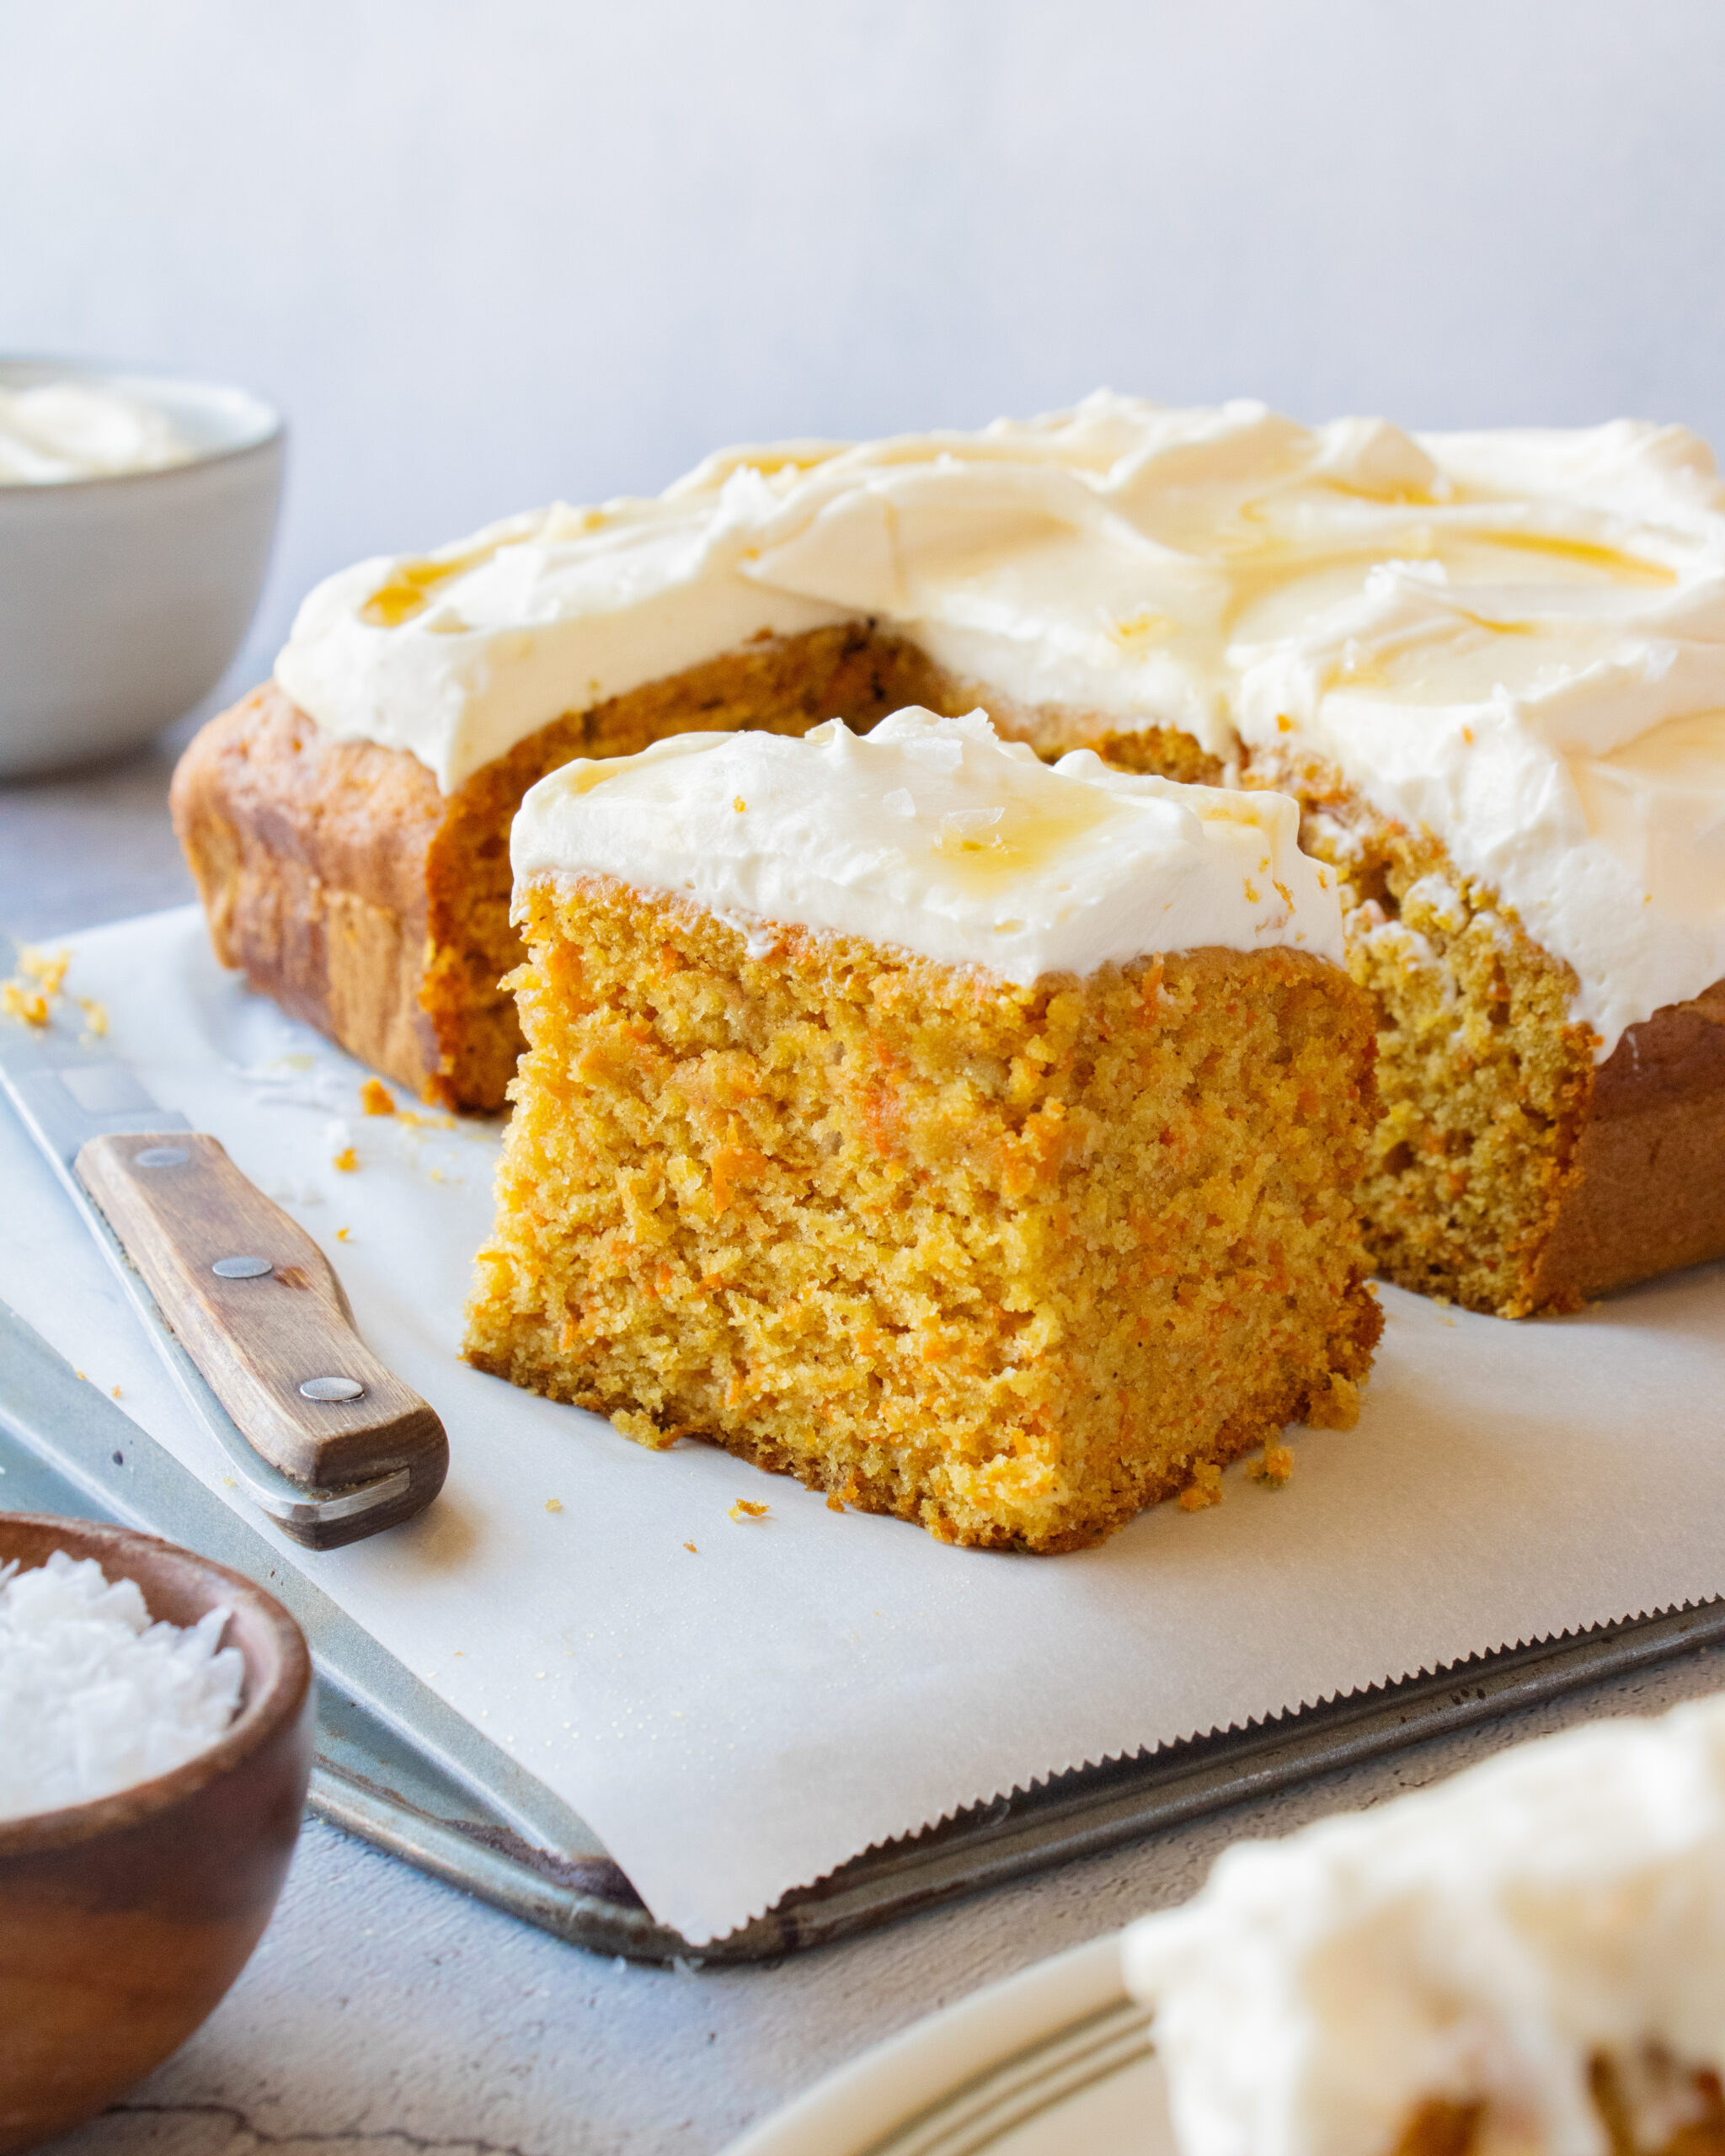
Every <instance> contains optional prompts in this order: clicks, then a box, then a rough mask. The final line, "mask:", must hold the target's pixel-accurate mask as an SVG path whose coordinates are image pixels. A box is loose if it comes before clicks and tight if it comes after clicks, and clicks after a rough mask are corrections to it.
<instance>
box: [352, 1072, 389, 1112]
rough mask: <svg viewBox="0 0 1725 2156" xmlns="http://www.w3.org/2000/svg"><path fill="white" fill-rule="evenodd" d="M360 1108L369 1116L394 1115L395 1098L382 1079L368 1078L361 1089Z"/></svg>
mask: <svg viewBox="0 0 1725 2156" xmlns="http://www.w3.org/2000/svg"><path fill="white" fill-rule="evenodd" d="M360 1107H362V1108H363V1109H364V1110H365V1112H366V1114H367V1115H393V1114H394V1113H395V1096H394V1094H393V1093H392V1092H391V1091H390V1090H389V1088H388V1086H386V1085H385V1084H384V1083H383V1081H382V1079H381V1078H368V1079H366V1082H365V1084H364V1085H363V1086H360Z"/></svg>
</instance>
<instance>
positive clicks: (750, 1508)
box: [684, 1497, 772, 1548]
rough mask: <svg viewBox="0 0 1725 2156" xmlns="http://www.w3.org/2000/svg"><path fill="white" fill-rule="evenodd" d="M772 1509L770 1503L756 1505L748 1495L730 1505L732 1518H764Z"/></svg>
mask: <svg viewBox="0 0 1725 2156" xmlns="http://www.w3.org/2000/svg"><path fill="white" fill-rule="evenodd" d="M771 1511H772V1506H771V1505H757V1504H756V1503H755V1502H753V1501H752V1500H751V1499H750V1498H748V1497H739V1498H738V1500H737V1502H735V1504H734V1505H733V1506H732V1507H731V1518H733V1519H765V1518H766V1515H767V1514H768V1513H770V1512H771ZM687 1546H688V1545H686V1544H685V1545H684V1547H685V1548H687Z"/></svg>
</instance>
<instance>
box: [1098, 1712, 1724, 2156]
mask: <svg viewBox="0 0 1725 2156" xmlns="http://www.w3.org/2000/svg"><path fill="white" fill-rule="evenodd" d="M1124 1967H1125V1975H1126V1981H1127V1983H1128V1986H1129V1988H1130V1989H1131V1990H1132V1992H1133V1993H1135V1995H1136V1996H1137V1997H1138V1998H1139V1999H1141V2000H1143V2001H1144V2002H1145V2003H1146V2004H1148V2005H1149V2006H1151V2008H1152V2009H1153V2015H1154V2018H1153V2020H1152V2022H1151V2040H1152V2041H1153V2042H1154V2044H1155V2046H1156V2055H1157V2057H1158V2058H1159V2060H1160V2061H1161V2063H1162V2068H1163V2071H1164V2073H1165V2074H1166V2077H1167V2089H1168V2095H1169V2100H1170V2107H1171V2110H1172V2121H1173V2127H1174V2136H1175V2140H1176V2143H1177V2144H1178V2149H1179V2152H1180V2156H1725V2100H1722V2096H1721V2077H1722V2076H1725V2012H1722V2006H1725V1700H1721V1699H1719V1698H1713V1699H1709V1700H1700V1701H1697V1702H1696V1703H1695V1704H1694V1705H1689V1706H1684V1707H1680V1708H1678V1709H1676V1710H1674V1712H1672V1713H1670V1714H1669V1715H1666V1716H1663V1717H1662V1718H1661V1719H1659V1720H1658V1721H1605V1722H1597V1723H1594V1724H1592V1725H1590V1726H1587V1727H1584V1728H1581V1729H1576V1730H1571V1731H1569V1732H1566V1733H1565V1734H1564V1735H1562V1736H1561V1737H1548V1738H1546V1739H1544V1740H1542V1741H1541V1742H1538V1743H1534V1744H1523V1745H1518V1746H1516V1747H1514V1748H1513V1749H1512V1750H1510V1751H1509V1752H1507V1753H1504V1754H1503V1755H1502V1756H1501V1757H1500V1758H1495V1759H1492V1760H1489V1761H1487V1763H1486V1764H1484V1765H1482V1766H1478V1767H1475V1768H1472V1769H1470V1770H1469V1771H1468V1772H1467V1773H1466V1774H1459V1775H1457V1776H1456V1777H1455V1779H1454V1780H1451V1781H1448V1782H1445V1783H1442V1784H1440V1785H1439V1786H1438V1787H1437V1788H1435V1789H1431V1790H1419V1791H1418V1792H1417V1793H1415V1794H1413V1795H1411V1796H1402V1797H1398V1798H1397V1799H1396V1801H1394V1802H1393V1803H1390V1804H1385V1805H1381V1806H1378V1807H1377V1808H1376V1809H1375V1810H1373V1811H1370V1812H1349V1813H1343V1814H1342V1815H1341V1816H1339V1817H1336V1818H1332V1819H1325V1820H1321V1821H1319V1822H1317V1823H1316V1825H1314V1826H1311V1827H1307V1828H1303V1829H1302V1830H1301V1831H1300V1833H1296V1834H1292V1835H1290V1836H1289V1837H1288V1838H1287V1839H1286V1840H1285V1841H1280V1842H1242V1843H1241V1844H1237V1845H1236V1847H1235V1848H1233V1849H1229V1850H1227V1851H1226V1853H1225V1854H1223V1855H1222V1856H1221V1857H1220V1858H1219V1859H1218V1860H1217V1862H1216V1865H1215V1868H1214V1870H1212V1871H1211V1873H1210V1878H1209V1880H1208V1881H1206V1883H1205V1885H1204V1887H1203V1888H1202V1889H1201V1891H1200V1892H1199V1893H1198V1894H1197V1895H1195V1896H1194V1898H1193V1899H1192V1900H1191V1901H1190V1902H1188V1903H1187V1904H1186V1905H1185V1906H1184V1907H1183V1908H1176V1909H1169V1910H1167V1911H1164V1912H1162V1913H1160V1914H1158V1915H1156V1916H1151V1917H1146V1918H1144V1919H1142V1920H1141V1921H1140V1922H1139V1923H1138V1924H1134V1925H1133V1926H1131V1927H1130V1929H1129V1930H1128V1931H1127V1932H1126V1934H1125V1935H1124Z"/></svg>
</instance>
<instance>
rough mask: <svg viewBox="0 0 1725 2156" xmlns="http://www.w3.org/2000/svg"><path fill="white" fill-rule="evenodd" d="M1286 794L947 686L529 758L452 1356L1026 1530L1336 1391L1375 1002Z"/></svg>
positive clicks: (1189, 1461) (1271, 1424)
mask: <svg viewBox="0 0 1725 2156" xmlns="http://www.w3.org/2000/svg"><path fill="white" fill-rule="evenodd" d="M1298 820H1299V814H1298V810H1297V809H1296V807H1295V803H1293V802H1292V801H1290V800H1288V799H1286V798H1283V797H1281V796H1279V795H1275V794H1270V793H1267V792H1260V793H1242V792H1227V791H1224V790H1222V789H1220V788H1212V787H1184V786H1180V785H1177V784H1175V783H1173V782H1170V781H1167V780H1164V779H1158V778H1155V777H1149V776H1133V775H1129V774H1126V773H1123V772H1118V771H1112V770H1110V769H1109V768H1108V766H1105V765H1103V763H1102V762H1101V761H1100V760H1099V759H1097V757H1096V756H1095V755H1092V754H1090V753H1088V752H1084V751H1080V752H1076V753H1074V754H1071V755H1066V756H1064V757H1062V758H1061V759H1060V761H1059V762H1058V763H1057V764H1055V765H1054V766H1049V765H1046V764H1044V763H1043V762H1041V761H1039V760H1038V758H1037V757H1036V755H1035V754H1034V753H1033V751H1032V750H1030V749H1028V748H1027V747H1025V746H1023V744H1007V743H1003V742H1001V741H1000V740H998V739H996V735H995V733H994V730H993V728H992V727H991V725H990V723H989V721H988V719H987V718H986V717H985V715H984V714H983V713H982V712H973V713H971V714H969V716H968V717H965V718H958V719H952V718H941V717H937V715H936V714H934V713H933V712H928V711H921V710H907V711H904V712H898V713H896V714H895V715H894V716H893V717H891V718H888V719H887V720H885V721H884V723H881V724H880V725H879V726H878V727H877V728H875V729H874V731H873V733H872V734H868V735H866V736H863V735H858V734H854V733H852V731H851V730H850V729H849V728H847V727H846V726H845V725H844V723H842V722H841V721H837V720H835V721H832V722H830V723H827V724H825V725H824V726H821V727H820V728H816V729H815V730H814V732H812V733H810V734H808V735H806V736H805V737H804V738H803V739H800V740H797V739H784V738H782V737H779V736H777V735H773V734H750V733H743V734H720V735H714V734H685V735H682V736H680V737H678V738H676V739H670V740H665V741H662V742H660V743H658V744H655V745H654V747H652V748H650V749H649V750H646V751H644V753H642V754H641V755H636V756H633V757H628V758H622V759H611V760H597V761H590V760H579V761H576V762H574V763H571V764H569V765H566V766H563V769H562V770H560V771H557V772H555V773H553V775H551V776H549V777H547V778H545V779H543V780H542V781H541V782H539V784H538V785H537V786H536V787H534V788H533V790H532V791H531V792H530V793H529V794H528V796H527V798H526V801H525V803H523V804H522V808H521V813H520V814H519V815H518V816H517V817H516V819H515V834H514V841H513V851H514V858H515V877H516V894H517V897H516V918H517V921H518V922H519V923H520V926H521V929H522V931H523V934H524V935H525V937H526V944H527V953H528V956H527V960H526V964H525V965H524V966H523V967H522V968H521V970H520V972H519V974H517V975H516V976H515V986H516V989H517V993H518V995H519V998H520V1005H521V1022H522V1025H523V1027H524V1029H525V1032H526V1038H527V1043H528V1045H527V1049H526V1054H524V1055H523V1056H522V1058H521V1069H520V1073H519V1075H518V1076H517V1078H516V1080H515V1085H514V1087H513V1092H514V1097H515V1115H514V1118H513V1120H512V1121H511V1123H510V1130H509V1134H508V1137H507V1139H506V1140H505V1149H504V1154H503V1158H502V1161H501V1164H500V1166H499V1177H498V1191H497V1218H496V1225H495V1228H494V1233H493V1235H492V1238H491V1240H490V1241H489V1244H488V1245H487V1246H486V1247H485V1249H484V1250H483V1251H482V1252H481V1254H480V1257H479V1259H478V1283H477V1287H476V1290H475V1294H474V1297H473V1304H472V1306H471V1309H470V1311H469V1316H468V1332H467V1347H466V1352H467V1357H468V1359H469V1360H470V1361H472V1362H473V1363H476V1364H478V1366H479V1367H480V1368H481V1369H486V1370H490V1371H493V1372H494V1373H495V1374H498V1375H499V1376H501V1377H505V1378H509V1379H510V1380H513V1381H514V1382H515V1384H517V1385H526V1386H527V1387H529V1388H531V1390H535V1391H537V1392H542V1393H546V1394H548V1395H549V1396H552V1397H553V1398H554V1399H560V1400H568V1401H576V1402H578V1403H579V1404H580V1405H581V1406H587V1407H592V1408H596V1409H598V1410H599V1411H601V1412H603V1413H605V1414H607V1415H609V1416H610V1417H611V1419H612V1421H613V1422H615V1423H616V1425H617V1428H619V1429H620V1430H622V1432H623V1433H625V1434H626V1435H628V1436H630V1437H633V1438H638V1440H640V1441H641V1442H642V1443H644V1444H648V1445H650V1446H655V1447H656V1446H663V1445H667V1444H670V1443H671V1442H672V1441H673V1440H674V1439H676V1438H678V1437H680V1436H685V1435H692V1436H697V1437H702V1438H709V1439H712V1440H713V1441H715V1442H717V1443H718V1444H722V1445H724V1446H726V1447H727V1448H728V1449H730V1450H731V1451H733V1452H735V1453H738V1454H741V1455H742V1456H743V1457H744V1458H745V1459H749V1460H755V1461H756V1462H757V1463H758V1464H759V1465H761V1466H763V1467H768V1468H773V1469H777V1470H783V1471H786V1472H788V1473H791V1474H794V1475H796V1476H800V1477H801V1478H802V1480H803V1481H804V1482H806V1483H808V1484H809V1486H811V1487H814V1488H816V1489H823V1490H825V1491H826V1492H828V1493H829V1495H830V1498H831V1500H832V1502H834V1503H836V1504H840V1505H843V1504H855V1505H858V1506H861V1507H863V1508H866V1509H868V1510H870V1511H875V1512H885V1513H897V1514H899V1515H900V1516H901V1517H903V1518H908V1519H912V1520H916V1521H919V1522H920V1523H921V1524H922V1525H923V1526H925V1527H927V1529H929V1530H930V1531H931V1532H932V1534H936V1535H937V1536H939V1537H941V1538H942V1539H943V1540H948V1541H955V1542H964V1543H968V1544H974V1545H996V1546H1002V1547H1013V1548H1020V1549H1027V1550H1065V1549H1071V1548H1073V1547H1076V1546H1077V1545H1081V1544H1083V1543H1086V1542H1090V1541H1093V1540H1097V1538H1098V1537H1099V1536H1101V1535H1103V1534H1108V1532H1109V1531H1111V1530H1112V1529H1114V1528H1117V1527H1119V1525H1120V1524H1122V1523H1123V1522H1124V1521H1125V1520H1127V1519H1129V1518H1130V1517H1131V1516H1132V1514H1133V1513H1135V1512H1136V1511H1138V1510H1139V1508H1140V1507H1142V1506H1144V1505H1146V1504H1149V1503H1152V1502H1155V1501H1156V1500H1157V1499H1158V1498H1162V1497H1168V1496H1171V1495H1173V1494H1175V1493H1177V1492H1190V1493H1192V1498H1191V1500H1189V1501H1195V1502H1207V1501H1208V1500H1209V1499H1210V1497H1212V1496H1213V1495H1214V1494H1215V1485H1216V1482H1217V1481H1218V1479H1219V1476H1220V1468H1221V1465H1222V1464H1223V1463H1224V1462H1225V1461H1227V1460H1231V1459H1233V1458H1235V1457H1236V1456H1237V1455H1239V1454H1242V1453H1244V1452H1247V1451H1248V1450H1251V1449H1253V1448H1255V1447H1258V1446H1259V1445H1265V1444H1269V1443H1271V1442H1272V1441H1273V1440H1274V1438H1276V1437H1277V1435H1278V1434H1279V1432H1280V1431H1281V1429H1282V1428H1283V1426H1284V1424H1285V1423H1286V1422H1290V1420H1295V1419H1304V1420H1306V1421H1308V1422H1332V1423H1342V1424H1346V1423H1348V1422H1351V1421H1352V1420H1353V1418H1354V1413H1355V1412H1356V1410H1355V1399H1356V1390H1357V1387H1358V1385H1359V1380H1361V1379H1362V1378H1363V1377H1364V1375H1365V1371H1366V1368H1367V1365H1368V1364H1369V1362H1370V1354H1371V1348H1372V1346H1373V1343H1374V1342H1375V1339H1376V1337H1377V1333H1378V1330H1379V1326H1380V1323H1381V1315H1380V1312H1379V1310H1378V1307H1377V1305H1376V1302H1375V1299H1374V1298H1373V1296H1372V1294H1371V1291H1370V1288H1369V1287H1368V1286H1367V1285H1366V1284H1365V1276H1366V1273H1367V1272H1368V1271H1369V1269H1370V1261H1369V1259H1368V1258H1367V1256H1366V1253H1365V1247H1364V1244H1363V1241H1362V1240H1361V1235H1360V1230H1359V1220H1358V1216H1357V1214H1356V1212H1355V1209H1354V1204H1353V1199H1352V1191H1353V1187H1354V1182H1355V1181H1356V1179H1357V1176H1358V1172H1359V1166H1360V1163H1361V1161H1362V1158H1363V1154H1364V1148H1365V1140H1366V1136H1367V1133H1368V1130H1369V1129H1370V1120H1371V1115H1372V1106H1373V1104H1372V1100H1371V1078H1370V1065H1371V1055H1372V1027H1373V1019H1372V1011H1371V1005H1370V999H1369V998H1368V997H1366V996H1365V995H1364V994H1362V992H1361V991H1360V990H1359V988H1358V987H1357V986H1356V985H1354V983H1353V982H1352V981H1351V980H1350V979H1348V975H1347V974H1346V973H1345V972H1344V971H1343V969H1341V967H1340V965H1339V963H1336V962H1338V961H1339V960H1340V958H1341V955H1342V938H1341V910H1340V906H1339V903H1338V897H1337V892H1336V888H1335V879H1334V877H1333V875H1332V872H1330V871H1329V870H1328V869H1327V868H1325V867H1322V865H1321V864H1319V863H1317V862H1312V861H1311V860H1309V859H1307V858H1306V857H1305V856H1304V855H1302V854H1301V853H1300V850H1299V846H1298V843H1297V829H1298Z"/></svg>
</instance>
